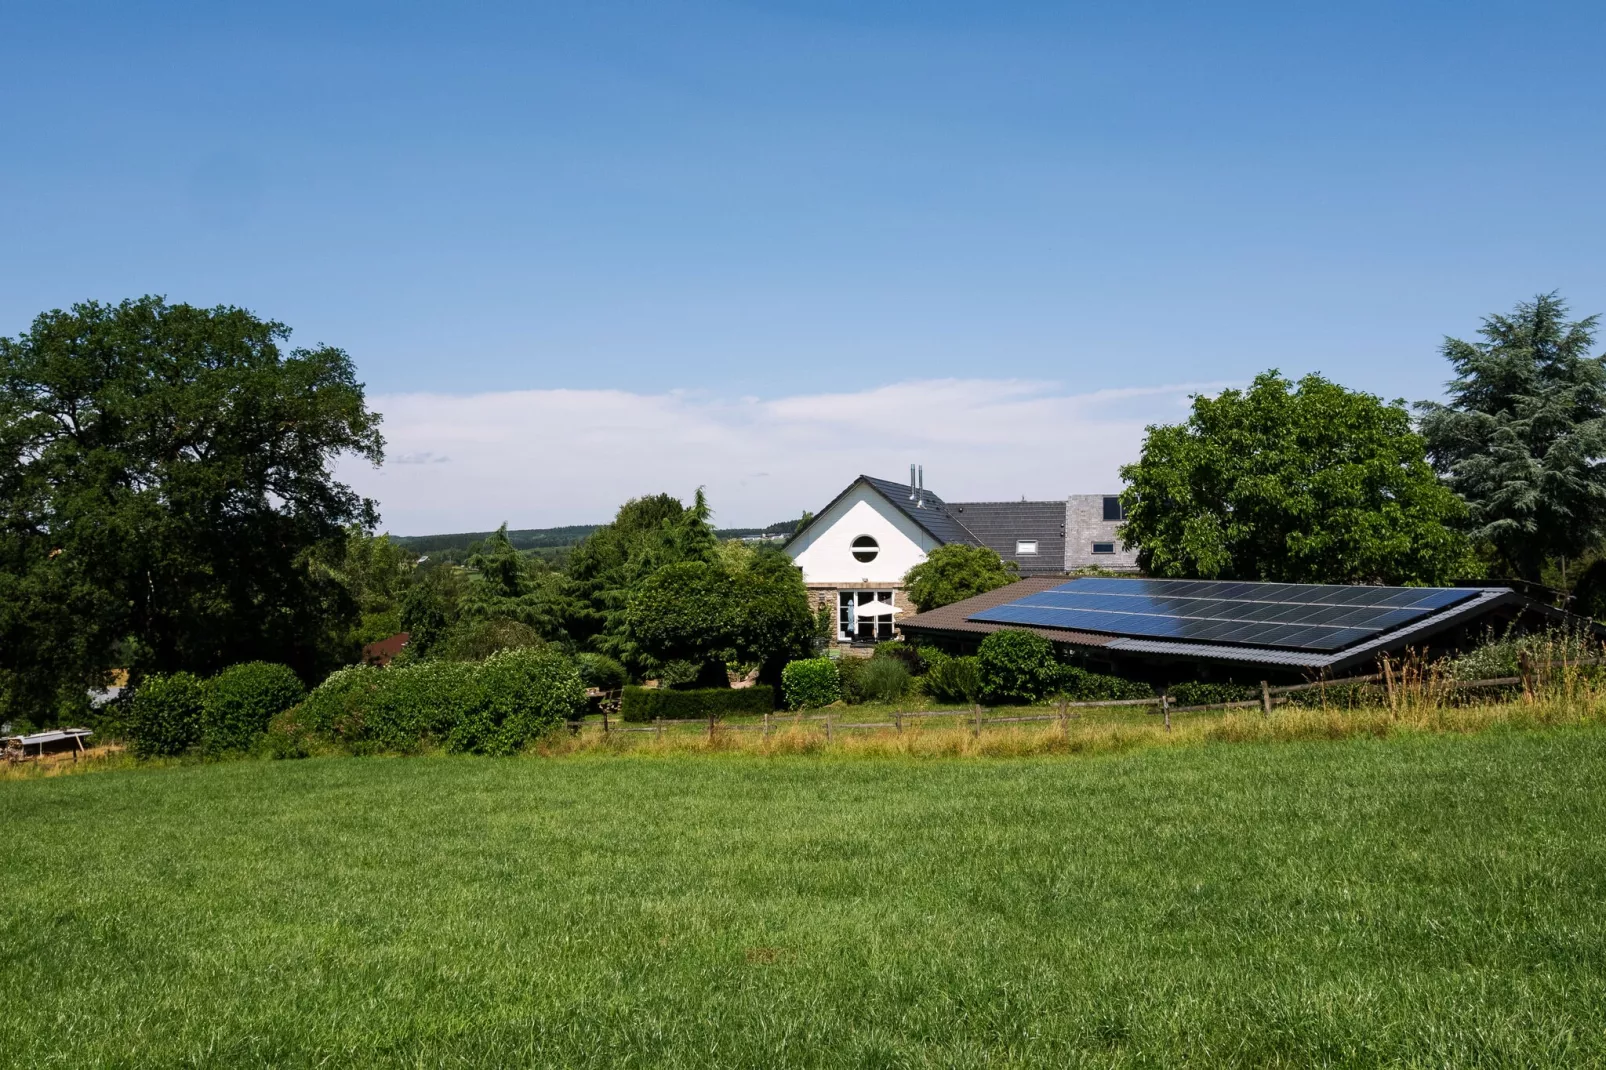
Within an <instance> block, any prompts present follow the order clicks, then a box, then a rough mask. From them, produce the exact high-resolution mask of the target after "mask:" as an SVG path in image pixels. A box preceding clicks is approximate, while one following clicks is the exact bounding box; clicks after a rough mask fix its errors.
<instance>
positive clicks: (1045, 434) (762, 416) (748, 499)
mask: <svg viewBox="0 0 1606 1070" xmlns="http://www.w3.org/2000/svg"><path fill="white" fill-rule="evenodd" d="M1213 386H1214V384H1209V385H1194V386H1187V385H1183V386H1164V387H1153V388H1142V389H1128V390H1101V391H1097V392H1094V393H1089V394H1066V393H1063V392H1062V391H1060V390H1059V389H1057V388H1056V386H1055V385H1054V384H1050V383H1036V382H1025V381H1021V380H1014V379H933V380H919V381H913V382H905V383H894V384H891V385H888V386H882V387H876V388H873V389H869V390H863V391H859V392H856V393H843V394H809V395H800V396H797V397H788V398H779V399H776V400H772V401H764V400H761V399H758V398H741V399H725V398H719V397H715V396H712V395H708V394H704V393H696V392H688V391H672V392H670V393H667V394H632V393H627V392H625V391H620V390H520V391H508V392H504V393H494V394H473V395H467V396H452V395H442V394H393V395H389V396H380V397H376V398H374V399H373V406H374V408H375V409H377V410H378V411H379V412H381V413H383V414H384V417H385V422H384V432H385V437H386V440H387V448H386V453H387V456H388V457H389V458H390V460H389V461H387V463H386V465H385V466H384V467H383V468H381V469H374V468H372V467H370V466H369V465H367V464H366V463H365V462H360V461H350V460H348V461H347V462H344V463H343V464H342V465H341V468H340V475H341V477H342V478H343V479H345V480H346V481H347V482H349V483H350V484H351V485H352V486H353V487H354V488H356V489H357V490H358V491H359V492H360V493H362V494H364V495H367V496H368V497H372V498H375V499H376V500H378V502H379V504H380V509H381V512H382V514H383V525H382V526H383V528H384V529H385V530H389V531H392V532H396V533H398V534H425V533H431V532H448V531H482V530H487V529H489V528H492V527H495V526H496V525H497V524H499V523H501V522H502V521H503V520H506V521H508V522H509V523H510V524H512V526H514V527H516V528H517V527H547V526H551V525H557V524H581V523H592V522H599V521H604V520H607V519H608V518H610V517H611V516H612V515H613V513H614V510H615V509H617V508H618V506H619V503H620V502H622V501H624V500H625V499H626V498H630V497H634V496H637V495H641V494H652V493H656V492H658V491H669V492H670V493H672V494H675V495H676V496H678V497H680V498H682V499H686V500H689V499H690V497H691V494H692V493H693V492H694V491H695V490H696V488H697V487H698V486H700V485H701V486H706V487H707V488H708V497H709V502H710V504H711V505H712V506H713V508H714V510H715V521H716V523H718V524H720V525H722V526H742V525H759V524H767V523H771V522H773V521H776V520H782V519H786V518H789V517H793V516H796V515H797V514H798V512H799V511H801V510H803V509H811V510H818V509H819V508H820V507H822V506H823V505H825V504H826V503H827V502H828V501H830V499H831V498H832V497H833V496H834V495H835V494H836V493H837V492H838V491H840V490H841V489H842V488H843V487H845V486H846V485H847V484H848V482H849V481H850V480H852V478H853V477H854V476H856V475H858V474H859V473H861V472H865V473H869V474H872V475H880V476H883V477H886V478H889V479H898V480H902V479H906V478H907V477H908V472H909V465H910V463H911V462H915V463H920V464H924V465H925V467H926V486H927V487H928V488H929V489H931V490H933V491H935V492H936V493H937V494H939V495H941V496H942V497H944V498H947V499H949V500H954V501H984V500H994V501H998V500H1009V499H1018V498H1020V497H1021V496H1022V495H1025V496H1026V497H1028V498H1033V499H1050V498H1061V497H1064V496H1065V495H1067V494H1076V493H1098V492H1100V491H1106V490H1114V489H1117V488H1118V487H1119V486H1120V480H1119V478H1118V477H1117V475H1116V470H1117V469H1118V468H1119V467H1120V466H1121V465H1122V464H1125V463H1127V462H1129V461H1132V460H1134V459H1135V458H1136V457H1137V454H1138V448H1139V445H1140V443H1141V442H1142V438H1143V428H1144V427H1145V425H1147V424H1151V423H1169V422H1174V421H1176V420H1180V419H1181V418H1182V417H1183V416H1184V415H1185V413H1186V409H1187V396H1188V395H1189V394H1190V393H1195V392H1198V391H1200V390H1202V389H1211V388H1213Z"/></svg>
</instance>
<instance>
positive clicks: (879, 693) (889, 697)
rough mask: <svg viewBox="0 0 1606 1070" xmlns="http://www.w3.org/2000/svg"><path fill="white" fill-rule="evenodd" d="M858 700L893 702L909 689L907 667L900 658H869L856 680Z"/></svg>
mask: <svg viewBox="0 0 1606 1070" xmlns="http://www.w3.org/2000/svg"><path fill="white" fill-rule="evenodd" d="M856 686H857V690H858V692H859V695H860V701H861V702H862V701H867V700H872V699H873V700H875V701H877V702H895V701H897V700H898V699H900V698H902V697H903V695H904V692H905V691H908V690H909V669H908V668H907V667H906V666H905V664H904V662H903V659H901V658H882V657H874V658H870V659H869V660H868V661H866V662H865V663H864V668H862V669H860V670H859V678H858V680H857V681H856Z"/></svg>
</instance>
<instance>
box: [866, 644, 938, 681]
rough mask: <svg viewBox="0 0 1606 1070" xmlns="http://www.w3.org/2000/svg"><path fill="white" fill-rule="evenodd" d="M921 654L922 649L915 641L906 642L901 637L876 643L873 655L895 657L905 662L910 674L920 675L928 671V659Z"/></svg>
mask: <svg viewBox="0 0 1606 1070" xmlns="http://www.w3.org/2000/svg"><path fill="white" fill-rule="evenodd" d="M921 654H922V651H921V649H920V648H919V647H917V646H915V645H914V644H913V643H906V642H904V641H903V640H901V639H888V640H887V641H886V642H883V643H877V644H876V645H875V654H874V655H873V657H876V658H893V659H895V660H897V661H900V662H902V663H903V667H904V668H905V669H908V670H909V675H910V676H919V675H920V674H921V673H923V672H925V671H926V661H925V658H923V657H922V656H921Z"/></svg>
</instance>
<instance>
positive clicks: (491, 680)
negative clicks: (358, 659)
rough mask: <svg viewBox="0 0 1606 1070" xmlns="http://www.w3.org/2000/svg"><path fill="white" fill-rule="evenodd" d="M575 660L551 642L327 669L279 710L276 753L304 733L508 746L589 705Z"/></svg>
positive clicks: (409, 743)
mask: <svg viewBox="0 0 1606 1070" xmlns="http://www.w3.org/2000/svg"><path fill="white" fill-rule="evenodd" d="M585 702H586V698H585V685H584V684H583V683H581V681H580V673H579V671H578V669H577V668H576V666H575V664H574V662H573V661H572V660H570V659H569V658H566V657H564V656H563V655H562V654H558V653H555V652H552V651H548V650H535V649H523V650H504V651H502V652H501V653H498V654H493V655H491V656H490V657H488V658H486V659H485V660H484V661H480V662H461V661H425V662H418V663H416V664H413V665H407V666H403V667H401V668H396V667H392V668H388V669H380V668H376V667H374V666H369V665H358V666H353V667H352V668H349V669H342V670H341V671H339V672H337V673H335V674H334V675H332V676H330V677H329V679H327V680H325V681H324V682H323V683H322V684H321V685H319V686H318V687H317V688H316V689H315V690H314V691H313V692H312V694H310V695H308V696H307V700H306V701H305V702H303V703H302V704H301V705H300V706H298V707H296V709H295V710H293V711H291V713H289V714H287V715H285V716H284V717H281V718H280V719H279V720H278V721H277V722H275V726H274V729H275V731H274V733H273V735H274V736H283V737H286V738H285V739H273V738H271V737H270V744H272V746H271V747H270V749H271V750H272V751H273V752H274V753H278V754H287V755H292V754H297V753H305V747H304V746H301V745H300V740H301V739H302V737H305V736H311V737H314V738H323V739H327V740H329V741H331V742H335V743H340V744H343V745H345V746H346V747H348V748H350V749H351V750H353V751H356V752H358V753H378V752H390V753H402V754H405V753H410V752H415V751H418V750H421V749H423V748H425V747H427V746H442V747H445V748H446V749H447V750H449V751H466V752H469V753H474V754H511V753H513V752H515V751H517V750H519V749H520V748H522V747H524V746H525V745H526V744H528V743H530V742H531V741H533V740H535V739H537V738H538V737H540V736H541V735H544V734H545V733H547V732H549V731H551V730H552V729H554V728H556V727H558V726H560V725H562V724H563V723H564V722H565V721H566V720H568V719H569V718H571V717H579V716H581V715H582V714H583V713H584V712H585Z"/></svg>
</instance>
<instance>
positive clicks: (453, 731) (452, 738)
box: [446, 650, 586, 754]
mask: <svg viewBox="0 0 1606 1070" xmlns="http://www.w3.org/2000/svg"><path fill="white" fill-rule="evenodd" d="M474 687H475V697H476V698H477V699H478V702H477V703H476V704H475V705H474V706H473V707H472V708H470V709H468V710H467V711H466V712H465V714H464V715H463V716H462V717H460V718H459V719H458V721H457V723H456V724H454V725H452V726H451V728H450V729H448V730H447V732H446V748H447V750H453V751H465V752H468V753H472V754H513V753H515V752H516V751H518V750H520V749H522V748H523V747H525V746H526V745H528V744H530V743H532V742H534V741H535V740H537V739H539V738H540V737H541V736H543V735H545V734H546V733H548V732H550V731H552V730H553V729H554V728H558V727H560V726H562V725H563V723H564V722H565V721H567V720H569V719H570V718H571V717H580V716H582V715H583V714H584V713H585V708H586V696H585V684H584V683H582V682H581V680H580V671H579V669H578V668H576V667H575V664H574V662H573V661H571V660H570V659H568V658H566V657H564V656H563V655H561V654H556V653H551V652H548V651H543V650H504V651H502V652H501V653H499V654H492V655H491V656H490V657H488V658H486V659H485V661H483V662H482V663H481V664H480V665H479V666H477V671H476V673H475V680H474Z"/></svg>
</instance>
